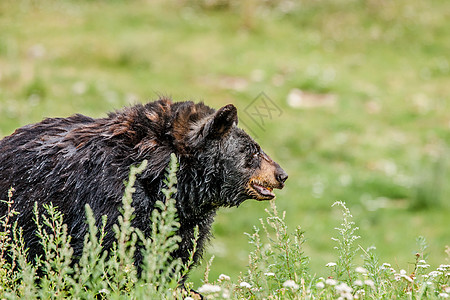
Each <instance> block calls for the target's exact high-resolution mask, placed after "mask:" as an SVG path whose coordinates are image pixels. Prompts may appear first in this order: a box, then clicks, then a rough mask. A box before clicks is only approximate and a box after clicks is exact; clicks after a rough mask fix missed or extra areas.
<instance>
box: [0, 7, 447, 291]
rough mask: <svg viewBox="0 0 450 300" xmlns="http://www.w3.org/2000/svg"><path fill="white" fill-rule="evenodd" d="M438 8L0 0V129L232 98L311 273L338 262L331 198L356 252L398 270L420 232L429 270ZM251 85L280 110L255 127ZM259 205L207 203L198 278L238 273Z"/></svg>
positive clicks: (441, 127) (436, 248)
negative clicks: (274, 167) (372, 251)
mask: <svg viewBox="0 0 450 300" xmlns="http://www.w3.org/2000/svg"><path fill="white" fill-rule="evenodd" d="M449 12H450V2H449V1H446V0H432V1H420V0H398V1H376V0H368V1H356V0H347V1H344V0H323V1H283V0H278V1H273V2H271V1H263V2H261V3H260V2H258V1H252V0H246V1H231V0H229V1H226V0H224V1H193V0H191V1H190V0H185V1H181V0H179V1H175V0H170V1H162V0H160V1H144V0H136V1H120V0H117V1H106V0H105V1H87V0H86V1H68V0H66V1H63V0H46V1H44V0H42V1H32V0H19V1H16V0H3V1H1V2H0V137H4V136H6V135H9V134H11V133H12V132H13V131H14V129H15V128H17V127H20V126H23V125H26V124H28V123H32V122H38V121H40V120H41V119H42V118H45V117H56V116H61V117H65V116H69V115H71V114H74V113H83V114H86V115H90V116H94V117H101V116H104V115H105V114H106V113H107V112H108V111H111V110H114V109H118V108H120V107H122V106H124V105H128V104H130V103H136V102H145V101H149V100H152V99H156V98H158V96H159V95H169V96H171V97H172V98H173V99H174V100H180V101H181V100H196V101H204V102H206V103H207V104H208V105H210V106H212V107H215V108H219V107H220V106H222V105H225V104H227V103H234V104H235V105H236V106H237V107H238V110H239V113H240V120H241V122H240V124H241V126H242V127H243V128H245V129H247V130H248V131H249V132H252V134H253V135H254V136H255V139H256V140H257V141H258V142H259V143H260V144H261V146H262V147H263V148H264V149H265V151H266V152H267V153H268V154H269V155H271V156H272V158H274V159H275V160H277V161H278V162H279V163H280V164H281V165H282V166H283V167H284V168H285V170H287V172H288V173H289V179H288V181H287V184H286V187H285V189H284V190H282V191H280V192H278V197H277V200H276V202H277V206H278V209H279V210H280V211H282V210H286V211H287V215H286V220H287V222H288V224H289V226H290V227H291V228H295V226H297V225H300V226H301V227H302V229H303V230H304V231H305V237H306V244H305V247H306V249H305V252H306V253H305V254H306V255H308V256H309V257H310V258H311V268H312V269H313V273H314V271H315V270H317V272H319V270H320V269H323V266H324V265H325V264H326V263H327V262H330V261H333V260H335V259H336V257H335V252H334V251H333V246H334V244H333V241H332V240H331V239H330V238H331V237H332V236H335V230H334V228H335V227H337V226H338V225H339V222H340V214H339V212H338V211H336V210H335V209H332V208H331V205H332V204H333V203H334V202H335V201H337V200H342V201H346V203H347V205H348V206H349V207H350V208H351V210H352V212H353V215H354V218H355V222H356V223H357V224H358V225H359V226H360V231H359V234H360V235H361V236H362V238H361V239H360V240H358V243H360V244H361V245H362V246H363V247H364V248H366V247H368V246H370V245H376V246H377V249H378V252H379V254H380V255H381V258H382V260H386V261H389V262H390V263H391V264H393V263H398V264H399V265H401V266H402V268H407V267H405V266H408V265H409V264H410V263H413V260H414V257H413V253H414V251H415V250H416V237H417V236H424V237H425V238H426V239H427V241H428V243H429V252H430V254H431V255H430V257H429V260H428V261H429V262H430V263H431V264H432V265H433V264H434V266H436V265H438V264H439V263H442V261H443V260H444V258H445V257H446V255H445V253H444V249H445V245H450V199H449V198H450V185H449V182H450V171H449V166H450V154H449V153H450V151H449V148H450V98H449V95H450V56H449V53H450V39H449V37H450V26H448V19H449V17H450V14H449ZM299 91H302V92H303V93H300V92H299ZM261 92H264V93H265V95H267V97H269V98H270V99H271V101H272V103H274V104H275V105H276V106H277V107H278V108H279V109H280V110H279V111H278V112H277V113H276V114H274V115H272V116H270V117H269V116H267V117H265V118H263V119H256V120H259V121H258V122H261V121H263V122H264V124H261V123H258V124H260V125H261V126H259V125H258V124H256V122H254V121H253V120H252V119H251V118H250V117H249V115H248V114H247V113H246V112H250V111H251V109H253V108H254V107H255V105H259V104H260V103H261V102H258V99H260V98H257V97H258V95H260V93H261ZM255 99H256V100H257V101H256V102H254V100H255ZM268 207H269V204H268V203H258V202H254V201H248V202H247V203H244V204H243V205H242V206H241V207H239V208H237V209H236V208H234V209H227V210H222V211H221V212H220V214H219V215H218V217H217V220H216V223H215V225H214V228H213V230H214V235H215V239H213V240H212V242H211V245H210V246H209V248H208V251H207V254H206V256H205V258H206V259H208V258H209V257H210V256H211V255H215V260H214V263H213V266H212V270H211V274H210V276H211V278H217V276H218V275H219V274H221V273H225V274H227V275H230V276H232V277H234V278H236V277H237V276H238V275H239V272H240V271H242V270H243V269H244V267H245V265H246V263H247V261H248V251H249V249H250V246H249V245H248V243H247V237H246V236H245V235H244V232H252V231H253V226H254V225H258V224H259V219H260V218H264V217H265V216H266V214H265V212H264V209H266V208H268ZM411 268H412V266H411ZM202 272H203V270H202V267H200V268H199V269H198V270H197V271H196V273H194V274H193V276H192V279H193V280H194V282H195V283H197V284H198V283H199V282H200V278H201V277H202ZM321 275H323V274H321Z"/></svg>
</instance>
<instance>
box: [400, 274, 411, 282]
mask: <svg viewBox="0 0 450 300" xmlns="http://www.w3.org/2000/svg"><path fill="white" fill-rule="evenodd" d="M400 276H401V277H403V278H405V279H406V280H407V281H409V282H411V283H413V282H414V280H413V279H412V278H411V277H409V276H407V275H400Z"/></svg>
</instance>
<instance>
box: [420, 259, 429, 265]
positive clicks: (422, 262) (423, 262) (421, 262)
mask: <svg viewBox="0 0 450 300" xmlns="http://www.w3.org/2000/svg"><path fill="white" fill-rule="evenodd" d="M426 263H427V262H426V261H425V260H423V259H421V260H419V264H426Z"/></svg>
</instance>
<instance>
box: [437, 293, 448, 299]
mask: <svg viewBox="0 0 450 300" xmlns="http://www.w3.org/2000/svg"><path fill="white" fill-rule="evenodd" d="M439 297H441V298H448V294H447V293H440V294H439Z"/></svg>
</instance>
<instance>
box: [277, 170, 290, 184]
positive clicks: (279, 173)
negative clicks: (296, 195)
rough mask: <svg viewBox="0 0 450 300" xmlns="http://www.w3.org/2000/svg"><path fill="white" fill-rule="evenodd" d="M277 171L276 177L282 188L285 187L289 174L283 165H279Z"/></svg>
mask: <svg viewBox="0 0 450 300" xmlns="http://www.w3.org/2000/svg"><path fill="white" fill-rule="evenodd" d="M275 172H276V173H275V178H276V179H277V181H278V182H279V183H280V189H282V188H283V187H284V182H285V181H286V180H287V179H288V177H289V176H288V174H287V173H286V172H285V171H284V170H283V169H282V168H281V167H278V168H277V169H276V171H275Z"/></svg>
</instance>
